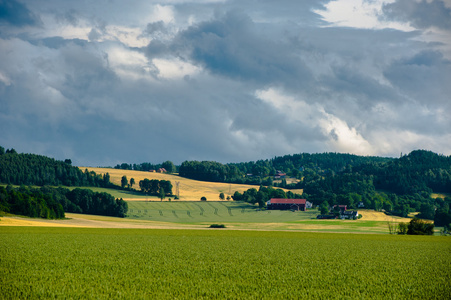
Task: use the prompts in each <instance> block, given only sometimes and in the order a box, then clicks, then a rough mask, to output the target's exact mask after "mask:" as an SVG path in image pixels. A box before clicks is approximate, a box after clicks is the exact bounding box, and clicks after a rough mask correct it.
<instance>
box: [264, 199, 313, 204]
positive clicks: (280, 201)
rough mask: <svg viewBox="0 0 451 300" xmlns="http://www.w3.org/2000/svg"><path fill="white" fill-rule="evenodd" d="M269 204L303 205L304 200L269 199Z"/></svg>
mask: <svg viewBox="0 0 451 300" xmlns="http://www.w3.org/2000/svg"><path fill="white" fill-rule="evenodd" d="M270 201H271V202H270V203H271V204H305V202H306V201H307V200H306V199H283V198H271V200H270Z"/></svg>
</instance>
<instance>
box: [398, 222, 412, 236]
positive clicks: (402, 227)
mask: <svg viewBox="0 0 451 300" xmlns="http://www.w3.org/2000/svg"><path fill="white" fill-rule="evenodd" d="M408 229H409V224H408V223H404V222H401V223H399V224H398V234H407V231H408Z"/></svg>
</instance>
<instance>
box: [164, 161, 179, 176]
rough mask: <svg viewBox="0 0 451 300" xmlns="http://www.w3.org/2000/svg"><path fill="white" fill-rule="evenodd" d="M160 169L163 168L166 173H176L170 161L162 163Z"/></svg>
mask: <svg viewBox="0 0 451 300" xmlns="http://www.w3.org/2000/svg"><path fill="white" fill-rule="evenodd" d="M161 167H162V168H164V169H165V170H166V171H167V172H168V173H175V172H176V167H175V165H174V164H173V163H172V161H169V160H168V161H165V162H164V163H162V164H161Z"/></svg>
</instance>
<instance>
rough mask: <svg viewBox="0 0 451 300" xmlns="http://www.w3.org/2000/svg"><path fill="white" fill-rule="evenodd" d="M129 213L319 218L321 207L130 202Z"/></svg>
mask: <svg viewBox="0 0 451 300" xmlns="http://www.w3.org/2000/svg"><path fill="white" fill-rule="evenodd" d="M128 208H129V210H128V217H129V218H133V219H141V220H152V221H164V222H176V223H205V222H266V223H273V222H292V221H299V220H308V219H316V216H317V215H318V211H317V210H309V211H306V212H300V211H296V212H293V211H289V210H288V211H287V210H285V211H283V210H259V209H258V207H257V206H255V205H252V204H249V203H246V202H235V201H230V202H229V201H227V202H226V201H218V202H210V201H196V202H194V201H189V202H179V201H172V202H159V201H154V202H151V201H147V202H146V201H133V202H128Z"/></svg>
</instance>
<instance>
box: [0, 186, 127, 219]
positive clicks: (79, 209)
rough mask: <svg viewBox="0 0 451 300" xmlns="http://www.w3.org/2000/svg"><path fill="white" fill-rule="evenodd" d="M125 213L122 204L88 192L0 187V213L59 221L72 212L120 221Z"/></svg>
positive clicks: (110, 197)
mask: <svg viewBox="0 0 451 300" xmlns="http://www.w3.org/2000/svg"><path fill="white" fill-rule="evenodd" d="M127 210H128V205H127V202H125V201H124V200H122V199H115V198H114V197H113V196H111V195H110V194H108V193H98V192H93V191H91V190H89V189H80V188H76V189H73V190H72V191H71V190H69V189H66V188H61V187H60V188H51V187H48V186H43V187H41V188H32V187H26V186H21V187H19V188H13V187H12V186H11V185H8V186H7V187H6V188H5V187H0V211H3V212H7V213H12V214H19V215H25V216H29V217H35V218H36V217H41V218H46V219H61V218H64V216H65V215H64V212H73V213H83V214H94V215H104V216H115V217H122V218H123V217H125V215H126V214H127Z"/></svg>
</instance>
